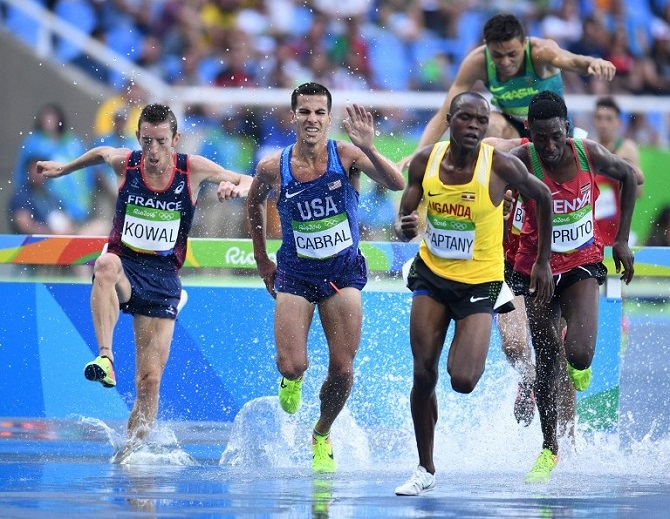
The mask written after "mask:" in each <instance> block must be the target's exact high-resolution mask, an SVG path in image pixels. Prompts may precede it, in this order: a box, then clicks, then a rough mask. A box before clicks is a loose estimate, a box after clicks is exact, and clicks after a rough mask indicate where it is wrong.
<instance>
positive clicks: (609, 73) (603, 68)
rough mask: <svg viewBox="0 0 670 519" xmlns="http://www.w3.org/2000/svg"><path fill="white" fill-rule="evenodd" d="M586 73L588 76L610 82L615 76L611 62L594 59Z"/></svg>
mask: <svg viewBox="0 0 670 519" xmlns="http://www.w3.org/2000/svg"><path fill="white" fill-rule="evenodd" d="M588 73H589V76H594V77H597V78H598V79H606V80H607V81H612V80H613V79H614V75H615V74H616V67H615V66H614V64H613V63H612V62H611V61H607V60H606V59H601V58H596V59H594V60H593V61H592V62H591V64H590V65H589V69H588Z"/></svg>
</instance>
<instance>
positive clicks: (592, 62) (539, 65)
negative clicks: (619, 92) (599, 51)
mask: <svg viewBox="0 0 670 519" xmlns="http://www.w3.org/2000/svg"><path fill="white" fill-rule="evenodd" d="M531 58H532V60H533V65H534V66H535V71H536V73H537V74H538V75H539V76H540V77H542V78H545V77H549V76H551V75H554V74H556V73H558V72H559V71H562V70H566V71H568V72H575V73H577V74H580V75H583V76H587V75H588V76H594V77H596V78H598V79H604V80H607V81H612V79H613V78H614V75H615V74H616V67H615V66H614V64H612V62H610V61H607V60H605V59H601V58H595V57H593V56H583V55H581V54H573V53H572V52H570V51H567V50H565V49H562V48H561V47H559V45H558V44H557V43H556V42H555V41H554V40H550V39H547V38H531Z"/></svg>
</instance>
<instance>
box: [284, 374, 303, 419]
mask: <svg viewBox="0 0 670 519" xmlns="http://www.w3.org/2000/svg"><path fill="white" fill-rule="evenodd" d="M301 397H302V377H298V378H296V379H295V380H289V379H287V378H286V377H282V378H281V380H280V381H279V405H281V408H282V409H283V410H284V411H286V412H287V413H288V414H295V413H296V411H297V410H298V407H300V398H301Z"/></svg>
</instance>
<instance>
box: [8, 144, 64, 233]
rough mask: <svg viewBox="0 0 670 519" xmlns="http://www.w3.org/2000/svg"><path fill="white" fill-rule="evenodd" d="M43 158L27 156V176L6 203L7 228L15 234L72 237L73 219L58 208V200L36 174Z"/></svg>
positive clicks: (45, 180)
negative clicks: (67, 235)
mask: <svg viewBox="0 0 670 519" xmlns="http://www.w3.org/2000/svg"><path fill="white" fill-rule="evenodd" d="M47 159H48V157H46V156H42V155H31V156H29V157H26V161H27V164H28V172H27V173H28V176H27V179H26V181H25V182H24V183H23V185H21V186H19V187H18V188H17V189H16V190H15V191H14V193H13V195H12V197H11V199H10V202H9V211H8V217H9V225H10V229H11V230H12V232H14V233H16V234H73V233H74V232H75V225H74V222H73V221H72V219H71V218H70V217H69V216H68V215H67V214H66V213H65V212H64V211H63V210H62V209H61V208H60V201H59V200H58V198H56V197H55V196H54V194H53V193H51V191H49V190H48V189H47V187H46V182H47V178H46V177H44V176H42V175H41V174H40V173H38V172H37V162H38V161H40V160H47Z"/></svg>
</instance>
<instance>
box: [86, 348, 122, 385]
mask: <svg viewBox="0 0 670 519" xmlns="http://www.w3.org/2000/svg"><path fill="white" fill-rule="evenodd" d="M84 376H85V377H86V378H87V379H88V380H91V381H93V382H100V383H101V384H102V385H103V387H114V386H116V374H115V373H114V363H113V362H112V361H111V359H110V358H109V357H107V356H105V355H100V356H98V357H96V358H95V360H94V361H93V362H89V363H88V364H86V366H84Z"/></svg>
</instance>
